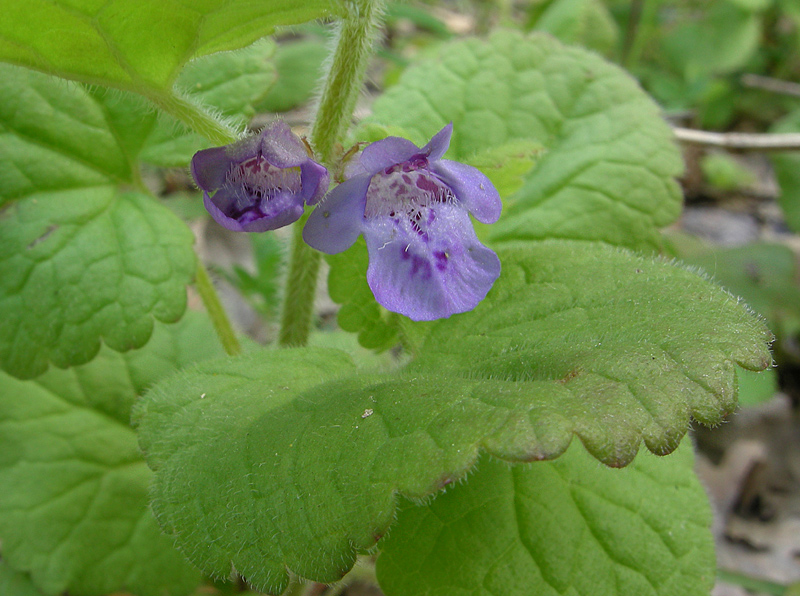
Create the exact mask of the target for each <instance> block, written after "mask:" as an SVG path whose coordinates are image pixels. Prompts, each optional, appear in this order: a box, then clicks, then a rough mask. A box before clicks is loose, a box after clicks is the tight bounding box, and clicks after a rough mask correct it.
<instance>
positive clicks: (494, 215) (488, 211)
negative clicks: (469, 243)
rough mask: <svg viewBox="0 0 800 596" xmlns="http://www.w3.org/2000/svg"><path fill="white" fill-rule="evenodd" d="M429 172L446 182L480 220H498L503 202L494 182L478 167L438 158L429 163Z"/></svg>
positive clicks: (487, 221) (489, 221)
mask: <svg viewBox="0 0 800 596" xmlns="http://www.w3.org/2000/svg"><path fill="white" fill-rule="evenodd" d="M430 169H431V172H433V173H434V174H436V175H437V176H438V177H439V178H440V179H441V180H442V182H444V183H445V184H447V185H448V186H449V187H450V188H451V189H452V191H453V193H454V194H455V195H456V199H458V201H459V202H460V203H461V204H462V205H463V206H464V207H465V208H466V209H467V210H468V211H469V212H470V213H472V215H474V216H475V219H477V220H478V221H480V222H483V223H486V224H491V223H494V222H496V221H497V220H498V218H499V217H500V211H501V209H502V208H503V203H502V201H501V200H500V195H499V194H498V192H497V189H496V188H495V187H494V184H492V182H491V181H490V180H489V178H487V177H486V176H485V175H484V174H483V172H481V171H480V170H479V169H478V168H473V167H472V166H468V165H466V164H463V163H459V162H457V161H450V160H447V159H440V160H439V161H437V162H435V163H432V164H431V165H430Z"/></svg>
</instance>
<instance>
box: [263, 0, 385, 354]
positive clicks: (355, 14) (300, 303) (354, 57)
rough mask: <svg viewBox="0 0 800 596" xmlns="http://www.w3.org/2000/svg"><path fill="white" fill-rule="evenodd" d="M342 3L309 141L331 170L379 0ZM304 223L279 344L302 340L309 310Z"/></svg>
mask: <svg viewBox="0 0 800 596" xmlns="http://www.w3.org/2000/svg"><path fill="white" fill-rule="evenodd" d="M345 6H346V9H345V14H346V16H345V17H344V18H343V19H342V21H341V22H340V23H339V25H338V31H337V36H336V45H335V48H334V51H333V56H332V57H331V61H330V68H329V70H328V74H327V76H326V77H325V82H324V86H323V88H322V94H321V96H320V100H319V106H318V107H317V115H316V118H315V119H314V125H313V127H312V129H311V145H312V146H313V148H314V150H315V151H316V154H317V158H318V159H319V161H320V162H322V163H323V164H324V165H325V166H327V167H328V168H329V169H330V170H333V169H334V166H335V163H334V161H335V159H336V145H337V143H341V141H342V140H343V138H344V135H345V133H346V132H347V128H348V127H349V125H350V120H351V118H352V116H353V110H354V109H355V105H356V100H357V99H358V94H359V93H360V91H361V82H362V80H363V78H364V72H365V71H366V68H367V63H368V62H369V59H370V57H371V55H372V46H373V43H374V41H375V37H376V35H377V32H378V28H379V25H380V19H381V15H382V13H383V7H384V0H345ZM304 223H305V218H302V219H301V220H300V221H298V222H297V223H295V224H294V230H293V234H294V237H293V241H292V249H291V250H292V252H291V256H290V257H289V275H288V278H287V280H286V291H285V294H284V302H283V314H282V317H281V330H280V334H279V336H278V341H279V343H280V345H282V346H302V345H305V344H306V343H307V342H308V334H309V332H310V330H311V321H312V318H313V316H314V295H315V293H316V287H317V275H318V273H319V266H320V261H321V258H320V254H319V253H318V252H316V251H315V250H313V249H312V248H310V247H309V246H307V245H306V244H305V242H303V236H302V228H303V224H304Z"/></svg>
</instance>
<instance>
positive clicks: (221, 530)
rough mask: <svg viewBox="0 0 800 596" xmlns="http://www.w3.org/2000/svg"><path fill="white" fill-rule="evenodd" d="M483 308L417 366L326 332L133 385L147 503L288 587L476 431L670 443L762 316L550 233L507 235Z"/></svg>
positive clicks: (457, 469)
mask: <svg viewBox="0 0 800 596" xmlns="http://www.w3.org/2000/svg"><path fill="white" fill-rule="evenodd" d="M501 256H502V258H503V263H504V272H503V275H502V277H501V279H500V281H499V282H498V283H497V285H496V287H495V288H494V289H493V290H492V292H491V293H490V295H489V297H488V298H487V299H486V301H485V302H484V303H483V304H482V305H481V306H480V307H479V308H478V309H476V311H474V312H473V313H472V314H465V315H460V316H455V317H453V318H452V319H451V320H448V321H444V322H442V323H440V324H439V325H436V326H434V329H433V331H432V335H431V336H430V337H429V339H428V340H427V342H426V343H425V344H424V345H423V347H422V349H421V351H420V354H419V356H418V357H417V359H416V360H415V362H414V363H412V366H411V367H410V368H409V369H408V370H405V371H400V372H398V373H395V374H389V373H384V374H380V375H379V374H375V375H369V374H362V375H354V374H353V373H354V367H353V365H352V363H351V362H350V360H349V357H346V356H345V355H344V354H343V353H341V352H338V351H335V350H322V349H309V348H304V349H293V350H280V351H273V352H261V353H257V354H253V355H250V356H245V357H242V358H238V359H235V360H226V361H222V362H210V363H207V364H203V365H200V366H198V367H197V368H195V369H190V370H188V371H186V372H184V373H181V374H179V375H177V376H175V377H173V378H171V379H168V380H166V381H164V382H162V383H160V384H159V385H157V386H156V387H155V388H154V389H153V390H152V391H151V392H149V393H148V394H147V395H146V396H145V398H144V399H143V400H142V401H141V402H140V403H139V405H138V407H137V410H136V414H135V416H136V419H137V420H138V421H139V424H140V429H139V431H140V432H139V436H140V444H141V446H142V448H143V450H144V451H145V453H146V457H147V461H148V463H149V465H150V466H151V467H152V468H153V469H154V471H155V472H156V482H155V486H154V492H153V496H154V502H153V508H154V511H155V512H156V515H157V517H158V519H159V521H160V523H161V525H162V527H163V528H164V529H165V530H166V531H167V532H168V533H170V534H172V535H174V536H175V538H176V540H177V543H178V545H179V546H180V548H181V549H182V550H183V551H184V552H185V553H186V554H187V556H188V557H189V558H190V559H191V560H192V561H193V562H194V563H195V564H197V565H198V566H200V567H201V568H202V569H203V570H205V571H206V572H208V573H212V574H217V575H226V574H228V573H229V572H230V569H231V566H233V567H234V568H235V569H236V570H237V571H239V572H240V573H241V574H243V575H244V576H245V577H246V578H247V579H248V581H250V582H251V583H252V584H253V585H254V586H255V587H256V588H258V589H262V590H266V591H270V592H273V593H274V592H279V591H280V590H282V589H283V588H284V587H285V586H286V582H287V581H288V576H287V569H289V570H291V571H293V572H295V573H297V574H299V575H300V576H302V577H306V578H309V579H314V580H318V581H324V582H332V581H336V580H337V579H339V578H340V577H341V576H342V575H344V574H345V573H346V572H347V571H348V570H349V569H350V567H351V566H352V564H353V562H354V561H355V557H356V553H357V552H360V551H363V550H365V549H368V548H370V547H372V546H373V545H374V544H375V543H376V542H377V541H378V540H379V539H380V538H381V537H382V536H383V535H384V534H385V533H386V531H387V529H388V527H389V525H390V524H391V523H392V520H393V518H394V510H395V504H394V503H395V494H397V493H399V494H401V495H404V496H406V497H410V498H412V499H418V498H423V497H425V496H428V495H431V494H434V493H435V492H436V491H438V490H439V489H441V488H442V487H443V486H445V485H447V484H449V483H451V482H453V481H455V480H458V479H461V478H463V477H464V476H465V475H466V474H467V473H468V472H469V470H470V469H471V468H472V466H474V464H475V461H476V460H477V458H478V453H479V451H480V450H481V449H483V450H486V451H487V452H489V453H490V454H492V455H494V456H496V457H499V458H502V459H506V460H509V461H532V460H540V459H552V458H555V457H557V456H559V455H560V454H561V453H563V452H564V450H565V449H566V448H567V446H568V445H569V443H570V441H571V440H572V437H573V436H575V435H577V436H579V437H580V439H581V440H582V441H583V443H584V444H585V445H586V446H587V447H588V448H589V450H590V452H591V453H592V454H593V455H594V456H595V457H598V458H600V459H601V460H602V461H604V462H605V463H607V464H610V465H614V466H622V465H625V464H627V463H629V462H630V461H631V460H632V459H633V457H634V456H635V454H636V453H637V451H638V449H639V445H640V443H641V441H642V440H644V442H645V443H646V445H647V446H648V447H649V448H650V449H651V450H654V451H657V452H658V453H667V452H669V451H672V450H673V449H675V448H676V447H677V445H678V443H679V441H680V438H681V437H682V436H683V435H684V434H685V432H686V429H687V427H688V423H689V419H690V416H691V415H692V414H694V415H695V416H697V417H698V418H700V419H701V420H703V421H705V422H714V421H718V420H719V419H720V418H721V416H722V414H723V413H724V412H727V411H729V410H731V409H732V408H733V407H734V405H735V403H736V402H735V384H734V362H739V363H740V364H742V365H744V366H746V367H749V368H752V369H756V368H764V367H766V366H767V365H768V363H769V361H770V359H769V352H768V351H767V348H766V345H765V341H766V340H767V339H768V335H769V334H768V332H767V331H766V330H765V329H764V328H763V326H762V325H761V323H760V322H759V321H758V320H756V319H755V318H754V317H753V316H752V315H750V314H749V313H748V312H747V311H746V310H745V308H744V307H742V306H741V305H739V304H738V303H737V301H736V300H735V299H734V298H732V297H731V296H730V295H728V294H726V293H725V292H723V291H722V290H721V289H719V288H718V287H715V286H714V285H712V284H710V283H709V282H707V281H705V280H703V279H702V278H700V277H698V276H696V275H694V274H692V273H691V272H689V271H686V270H685V269H682V268H680V267H676V266H674V265H671V264H669V263H666V262H663V261H657V260H652V259H648V258H643V257H639V256H636V255H634V254H632V253H629V252H627V251H624V250H621V249H614V248H611V247H608V246H605V245H594V244H591V243H581V242H564V241H551V242H546V243H542V244H540V245H534V246H528V247H526V248H521V249H519V250H515V251H507V252H504V253H502V254H501Z"/></svg>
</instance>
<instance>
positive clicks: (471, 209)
mask: <svg viewBox="0 0 800 596" xmlns="http://www.w3.org/2000/svg"><path fill="white" fill-rule="evenodd" d="M452 133H453V125H452V123H451V124H448V125H447V126H445V127H444V128H443V129H442V130H441V131H439V132H438V133H437V134H436V136H434V137H433V138H432V139H431V142H430V143H428V144H427V145H425V146H424V147H423V148H422V149H420V148H419V147H417V146H416V145H414V144H413V143H412V142H411V141H408V140H406V139H402V138H399V137H388V138H386V139H383V140H381V141H378V142H377V143H372V144H371V145H369V146H368V147H367V148H366V149H364V152H363V153H362V154H361V157H360V158H359V161H358V163H357V164H356V165H355V167H354V168H353V169H352V171H351V176H352V177H351V178H350V179H348V180H347V181H345V182H343V183H342V184H340V185H339V186H337V187H336V188H334V189H333V190H332V191H331V192H330V193H329V194H328V196H327V197H326V198H325V200H324V201H323V202H322V203H321V204H320V206H319V207H318V208H317V209H316V210H315V211H314V212H313V213H312V214H311V217H309V219H308V222H307V223H306V227H305V229H304V230H303V238H304V239H305V241H306V242H307V243H308V244H309V245H310V246H312V247H313V248H316V249H317V250H321V251H322V252H325V253H329V254H335V253H338V252H342V251H343V250H346V249H347V248H349V247H350V246H351V245H352V244H353V243H354V242H355V241H356V239H357V238H358V236H359V234H364V239H365V240H366V242H367V249H368V251H369V268H368V269H367V282H368V283H369V287H370V288H371V289H372V293H373V294H374V295H375V299H376V300H377V301H378V302H379V303H380V304H382V305H383V306H384V307H386V308H387V309H389V310H391V311H394V312H398V313H400V314H403V315H406V316H408V317H410V318H411V319H413V320H415V321H430V320H433V319H441V318H444V317H449V316H450V315H452V314H455V313H460V312H466V311H469V310H472V309H473V308H475V306H476V305H477V304H478V303H479V302H480V301H481V300H483V298H484V297H485V296H486V293H487V292H488V291H489V289H490V288H491V287H492V284H493V283H494V281H495V280H496V279H497V278H498V276H499V275H500V260H499V259H498V258H497V255H496V254H494V252H492V251H491V250H489V249H488V248H486V247H485V246H483V245H482V244H481V243H480V242H479V241H478V238H477V237H476V236H475V231H474V230H473V228H472V221H471V220H470V217H469V214H470V213H472V215H473V216H475V218H476V219H477V220H478V221H481V222H484V223H494V222H495V221H497V218H498V217H500V208H501V203H500V196H499V195H498V193H497V190H496V189H495V188H494V186H493V185H492V183H491V182H490V181H489V179H488V178H487V177H486V176H484V175H483V174H482V173H481V172H480V171H478V170H477V169H475V168H473V167H471V166H467V165H464V164H461V163H458V162H454V161H448V160H446V159H442V155H444V153H445V151H447V148H448V147H449V146H450V136H451V135H452Z"/></svg>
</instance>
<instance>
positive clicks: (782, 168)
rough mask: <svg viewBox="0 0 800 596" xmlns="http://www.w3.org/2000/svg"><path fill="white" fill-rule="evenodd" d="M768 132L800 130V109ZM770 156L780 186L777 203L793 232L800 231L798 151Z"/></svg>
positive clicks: (799, 159) (799, 156) (799, 155)
mask: <svg viewBox="0 0 800 596" xmlns="http://www.w3.org/2000/svg"><path fill="white" fill-rule="evenodd" d="M770 132H778V133H781V132H794V133H796V132H800V110H795V111H794V112H792V113H790V114H789V115H788V116H786V117H784V118H783V119H781V120H779V121H778V122H776V123H775V126H773V127H772V129H771V131H770ZM771 157H772V164H773V166H774V167H775V176H776V177H777V178H778V184H779V185H780V187H781V194H780V196H779V197H778V203H779V204H780V206H781V209H783V215H784V217H785V219H786V224H787V225H788V226H789V228H791V230H792V231H793V232H795V233H800V152H798V151H792V152H786V153H777V154H775V155H772V156H771Z"/></svg>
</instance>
